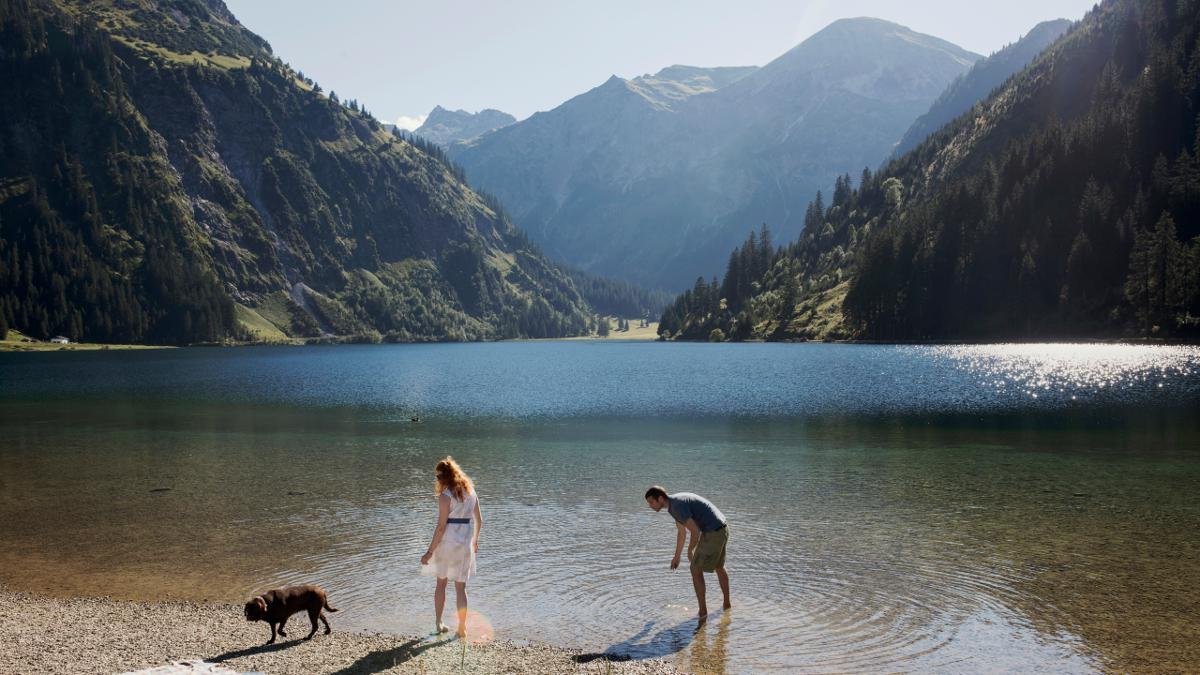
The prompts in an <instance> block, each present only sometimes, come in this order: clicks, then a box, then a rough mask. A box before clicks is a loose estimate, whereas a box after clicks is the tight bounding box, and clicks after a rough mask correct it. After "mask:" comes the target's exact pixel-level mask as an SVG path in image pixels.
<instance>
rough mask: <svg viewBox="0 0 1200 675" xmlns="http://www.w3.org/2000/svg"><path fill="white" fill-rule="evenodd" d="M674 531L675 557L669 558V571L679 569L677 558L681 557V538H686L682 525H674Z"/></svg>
mask: <svg viewBox="0 0 1200 675" xmlns="http://www.w3.org/2000/svg"><path fill="white" fill-rule="evenodd" d="M675 530H676V534H675V557H674V558H671V569H678V568H679V556H681V555H683V538H684V537H685V536H686V530H684V529H683V523H675Z"/></svg>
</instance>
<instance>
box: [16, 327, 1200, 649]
mask: <svg viewBox="0 0 1200 675" xmlns="http://www.w3.org/2000/svg"><path fill="white" fill-rule="evenodd" d="M1198 411H1200V349H1197V348H1194V347H1171V346H1131V345H1104V344H1074V345H1072V344H1055V345H988V346H970V345H966V346H876V345H822V344H802V345H782V344H743V345H737V344H675V343H614V342H601V341H563V342H513V343H493V344H447V345H364V346H330V347H252V348H238V349H218V348H211V349H209V348H195V349H183V350H162V351H150V352H89V353H82V352H77V353H39V354H0V541H2V542H3V547H0V583H4V584H6V585H9V586H11V587H13V588H16V589H21V590H31V591H38V592H43V593H49V594H80V595H111V596H114V597H119V598H131V599H139V600H157V599H195V600H205V599H207V600H217V601H229V602H240V601H243V600H244V599H245V598H247V597H249V596H250V595H253V594H254V593H255V592H258V591H261V590H263V589H266V588H269V587H272V586H275V585H279V584H283V583H285V582H306V581H312V582H317V583H320V584H322V585H324V586H325V587H326V589H327V590H328V591H329V594H330V599H331V602H332V604H334V605H335V606H337V607H339V608H340V609H341V610H342V611H341V612H340V613H338V614H337V615H334V617H333V624H334V628H335V629H338V628H346V629H348V628H360V629H369V630H376V631H387V632H396V633H404V634H407V633H426V632H428V631H429V630H430V629H431V628H432V623H433V618H432V582H431V581H430V580H429V579H427V578H423V577H419V576H418V575H417V569H418V559H419V557H420V555H421V553H422V552H423V551H424V550H425V547H426V545H427V544H428V538H429V535H430V534H431V531H432V529H433V521H434V516H435V514H436V500H435V499H434V497H433V494H432V468H433V465H434V463H435V462H436V461H437V459H438V458H440V457H442V456H444V455H445V454H447V453H450V454H453V455H454V456H455V457H456V458H457V459H459V461H460V462H461V463H462V464H463V466H464V468H465V469H466V470H467V471H468V472H469V473H470V474H471V475H472V476H473V477H474V478H475V480H476V482H477V486H478V490H479V494H480V499H481V503H482V505H483V511H484V519H485V529H484V531H483V535H482V537H481V545H480V559H479V575H478V577H477V578H476V579H475V580H473V582H472V583H471V585H470V587H469V588H470V592H471V602H472V609H473V610H475V611H474V613H473V614H472V619H471V622H472V629H473V631H474V632H475V634H476V635H478V636H480V637H481V638H486V637H487V636H489V635H494V636H495V637H496V638H503V639H514V640H530V641H539V642H550V643H557V644H563V645H569V646H576V647H579V648H582V649H584V650H587V651H589V652H592V653H602V652H608V653H612V654H624V655H629V656H631V657H633V658H643V657H661V658H665V659H668V660H670V661H672V662H674V663H676V664H678V665H680V666H681V667H683V668H686V669H692V670H697V671H700V672H757V671H763V670H784V669H787V670H803V671H811V672H846V671H858V672H876V671H885V670H886V671H897V670H919V671H925V672H962V671H978V670H988V671H1012V672H1031V671H1041V672H1050V671H1053V672H1092V671H1101V670H1137V671H1169V670H1176V671H1179V670H1184V671H1187V670H1196V669H1197V668H1200V647H1197V645H1200V622H1198V621H1197V620H1196V616H1197V611H1198V608H1200V585H1198V584H1197V583H1196V581H1197V580H1198V579H1200V536H1198V535H1197V532H1200V498H1198V497H1197V495H1200V416H1198V415H1197V412H1198ZM413 418H419V421H415V422H414V421H413ZM652 483H661V484H663V485H665V486H666V487H667V488H668V490H672V491H683V490H686V491H694V492H698V493H700V494H702V495H705V496H707V497H709V498H710V499H712V501H714V502H715V503H716V504H717V505H718V506H719V507H720V508H721V509H722V510H723V511H724V512H725V514H726V515H727V516H728V518H729V520H730V531H731V538H730V545H729V558H728V568H729V571H730V577H731V579H732V586H733V599H734V604H735V607H734V609H733V610H731V611H729V612H720V613H717V614H715V615H714V616H712V617H711V618H710V620H709V621H708V622H707V623H706V624H704V625H697V623H696V621H695V619H694V618H693V615H694V613H695V609H696V607H695V598H694V596H693V594H692V589H691V583H690V579H689V578H688V576H687V573H686V571H678V572H672V571H670V570H669V569H668V563H669V561H670V558H671V554H672V552H673V546H674V532H675V528H674V526H673V524H672V521H671V520H670V517H669V516H668V515H667V514H665V513H654V512H652V511H650V510H649V509H648V508H647V507H646V505H645V502H644V501H643V500H642V494H643V492H644V491H645V488H646V487H647V486H648V485H650V484H652ZM709 592H710V593H709V603H710V608H711V607H719V605H720V603H719V590H718V589H717V585H716V580H715V578H713V577H711V576H710V580H709ZM447 618H448V619H449V620H450V621H449V622H450V623H451V624H453V616H452V611H451V612H448V615H447Z"/></svg>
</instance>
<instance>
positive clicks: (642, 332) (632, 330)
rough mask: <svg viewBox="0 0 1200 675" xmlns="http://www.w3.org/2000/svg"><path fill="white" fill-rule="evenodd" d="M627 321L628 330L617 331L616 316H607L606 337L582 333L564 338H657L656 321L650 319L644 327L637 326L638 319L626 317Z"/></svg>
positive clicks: (629, 339)
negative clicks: (648, 323)
mask: <svg viewBox="0 0 1200 675" xmlns="http://www.w3.org/2000/svg"><path fill="white" fill-rule="evenodd" d="M626 321H628V322H629V330H627V331H625V332H617V319H616V317H608V337H600V336H598V335H583V336H580V337H572V338H566V339H567V340H622V341H631V342H632V341H639V340H657V339H658V322H657V321H652V322H651V323H650V325H649V326H646V327H645V328H638V322H639V321H640V319H626Z"/></svg>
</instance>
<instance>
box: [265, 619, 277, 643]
mask: <svg viewBox="0 0 1200 675" xmlns="http://www.w3.org/2000/svg"><path fill="white" fill-rule="evenodd" d="M269 623H270V624H271V639H270V640H267V644H269V645H273V644H275V622H274V621H270V622H269Z"/></svg>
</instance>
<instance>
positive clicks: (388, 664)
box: [333, 638, 449, 675]
mask: <svg viewBox="0 0 1200 675" xmlns="http://www.w3.org/2000/svg"><path fill="white" fill-rule="evenodd" d="M447 642H449V640H434V641H431V642H426V641H425V639H424V638H413V639H411V640H409V641H408V642H405V643H403V644H401V645H398V646H396V647H392V648H391V649H379V650H376V651H373V652H371V653H369V654H367V655H366V656H364V657H362V658H360V659H359V660H357V661H355V662H354V663H352V664H350V665H348V666H346V667H345V668H342V669H341V670H339V671H337V672H335V673H333V675H370V673H382V672H383V671H385V670H388V669H390V668H394V667H396V666H398V665H400V664H402V663H405V662H407V661H409V660H411V659H414V658H416V657H417V656H419V655H420V654H421V652H423V651H425V650H427V649H429V648H430V647H437V646H438V645H443V644H446V643H447Z"/></svg>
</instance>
